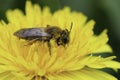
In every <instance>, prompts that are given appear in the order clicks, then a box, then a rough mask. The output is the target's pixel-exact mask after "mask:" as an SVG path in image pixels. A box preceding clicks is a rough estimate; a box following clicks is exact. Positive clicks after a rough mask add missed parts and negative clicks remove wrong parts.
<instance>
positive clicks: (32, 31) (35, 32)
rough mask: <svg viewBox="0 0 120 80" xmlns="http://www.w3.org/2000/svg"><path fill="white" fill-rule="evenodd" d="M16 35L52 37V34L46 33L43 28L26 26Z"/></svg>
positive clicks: (21, 36) (22, 36) (23, 36)
mask: <svg viewBox="0 0 120 80" xmlns="http://www.w3.org/2000/svg"><path fill="white" fill-rule="evenodd" d="M14 35H15V36H17V37H20V38H26V37H42V36H47V37H50V36H51V35H50V34H48V33H46V32H45V31H44V30H43V29H42V28H26V29H21V30H19V31H17V32H15V33H14Z"/></svg>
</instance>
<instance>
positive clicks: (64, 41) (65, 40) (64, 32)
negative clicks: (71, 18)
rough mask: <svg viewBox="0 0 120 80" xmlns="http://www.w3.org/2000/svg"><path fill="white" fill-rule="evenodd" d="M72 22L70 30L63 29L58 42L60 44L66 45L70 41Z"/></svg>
mask: <svg viewBox="0 0 120 80" xmlns="http://www.w3.org/2000/svg"><path fill="white" fill-rule="evenodd" d="M72 25H73V24H72V23H71V27H70V31H68V29H65V30H62V31H61V34H60V37H59V38H58V39H57V44H58V45H63V46H65V45H66V44H67V43H69V35H70V32H71V29H72Z"/></svg>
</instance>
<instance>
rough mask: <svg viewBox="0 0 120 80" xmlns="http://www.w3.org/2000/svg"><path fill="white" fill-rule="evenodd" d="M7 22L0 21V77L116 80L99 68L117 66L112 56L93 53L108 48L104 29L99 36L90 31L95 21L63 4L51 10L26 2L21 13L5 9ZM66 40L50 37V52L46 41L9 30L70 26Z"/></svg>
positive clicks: (3, 79) (13, 79) (6, 79)
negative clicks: (64, 42)
mask: <svg viewBox="0 0 120 80" xmlns="http://www.w3.org/2000/svg"><path fill="white" fill-rule="evenodd" d="M7 18H8V23H5V22H4V21H1V22H0V80H96V79H97V80H117V79H116V78H115V77H113V76H111V75H110V74H107V73H105V72H103V71H100V70H99V69H102V68H112V69H118V68H120V64H119V63H118V62H116V61H114V60H113V59H114V58H115V56H110V57H106V58H103V57H101V56H94V55H93V54H97V53H102V52H112V50H111V48H110V46H109V45H108V44H107V42H108V36H107V34H106V33H107V30H104V31H103V32H102V33H101V34H100V35H99V36H96V35H95V34H94V32H93V28H94V24H95V22H94V21H93V20H90V21H88V22H87V17H86V16H85V15H84V14H82V13H79V12H75V11H74V12H71V11H70V8H68V7H66V8H64V9H62V10H58V11H56V12H55V13H54V14H52V13H51V12H50V10H49V8H48V7H45V8H44V9H43V10H41V8H40V7H39V5H37V4H35V5H32V3H31V2H30V1H27V2H26V8H25V14H24V13H23V12H22V11H21V10H18V9H15V10H8V12H7ZM71 23H73V26H72V30H71V32H70V41H69V43H68V44H67V45H66V46H65V47H64V46H58V45H57V44H56V42H55V41H54V40H51V42H50V43H51V55H50V54H49V49H48V45H47V44H46V42H40V41H37V42H34V43H33V44H32V45H26V44H28V43H29V41H28V40H25V39H18V38H17V37H16V36H14V35H13V34H14V33H15V32H16V31H18V30H20V29H22V28H36V27H43V28H45V27H46V25H51V26H58V27H59V28H61V30H65V29H68V30H69V29H70V26H71Z"/></svg>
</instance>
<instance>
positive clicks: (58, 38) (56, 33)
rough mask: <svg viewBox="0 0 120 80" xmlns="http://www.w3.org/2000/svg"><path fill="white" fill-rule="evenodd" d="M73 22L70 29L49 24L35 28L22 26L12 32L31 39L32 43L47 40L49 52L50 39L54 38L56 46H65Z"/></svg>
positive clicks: (25, 38) (21, 37)
mask: <svg viewBox="0 0 120 80" xmlns="http://www.w3.org/2000/svg"><path fill="white" fill-rule="evenodd" d="M72 25H73V23H71V26H70V30H69V31H68V29H64V30H62V29H60V28H59V27H57V26H50V25H47V27H45V28H43V27H36V28H22V29H20V30H18V31H16V32H14V34H13V35H14V36H16V37H18V38H19V39H24V40H28V41H31V42H32V43H34V42H36V41H41V42H47V44H48V47H49V51H50V54H51V44H50V40H52V39H53V40H54V41H55V42H56V44H57V45H58V46H60V45H62V46H64V47H65V46H66V44H68V43H69V35H70V32H71V29H72Z"/></svg>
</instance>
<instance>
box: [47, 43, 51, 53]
mask: <svg viewBox="0 0 120 80" xmlns="http://www.w3.org/2000/svg"><path fill="white" fill-rule="evenodd" d="M47 45H48V48H49V53H50V55H51V44H50V41H48V42H47Z"/></svg>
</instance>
